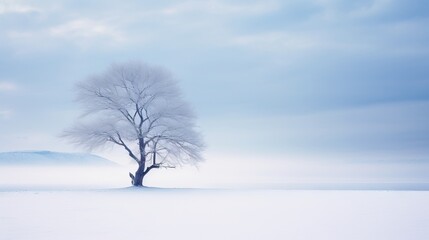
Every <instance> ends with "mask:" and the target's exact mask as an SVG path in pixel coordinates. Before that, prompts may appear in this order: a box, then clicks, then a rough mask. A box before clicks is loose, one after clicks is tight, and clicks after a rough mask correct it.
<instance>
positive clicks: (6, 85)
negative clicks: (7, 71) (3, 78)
mask: <svg viewBox="0 0 429 240" xmlns="http://www.w3.org/2000/svg"><path fill="white" fill-rule="evenodd" d="M16 88H17V87H16V85H15V84H13V83H11V82H0V92H2V91H13V90H16Z"/></svg>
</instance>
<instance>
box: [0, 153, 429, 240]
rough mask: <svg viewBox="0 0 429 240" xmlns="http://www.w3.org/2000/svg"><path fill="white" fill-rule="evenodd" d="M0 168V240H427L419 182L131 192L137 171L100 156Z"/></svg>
mask: <svg viewBox="0 0 429 240" xmlns="http://www.w3.org/2000/svg"><path fill="white" fill-rule="evenodd" d="M1 159H3V160H2V162H3V164H2V165H1V166H0V240H8V239H11V240H20V239H32V240H38V239H40V240H51V239H65V240H67V239H73V240H74V239H83V240H85V239H91V240H93V239H103V240H106V239H186V240H192V239H198V240H200V239H204V240H205V239H234V240H238V239H245V240H249V239H264V240H271V239H282V240H283V239H317V240H319V239H329V240H335V239H341V240H343V239H347V240H352V239H359V240H361V239H365V240H367V239H375V240H383V239H386V240H395V239H404V240H405V239H406V240H409V239H413V240H423V239H425V240H426V239H428V236H429V205H428V203H429V191H410V190H427V189H428V184H426V183H422V184H421V185H416V183H404V184H399V185H398V183H389V184H386V183H383V184H380V183H376V184H374V183H371V184H357V183H353V182H352V183H346V184H345V183H342V184H339V183H338V182H337V183H336V184H332V183H326V182H325V183H323V182H320V181H315V182H316V183H317V184H314V182H313V183H312V184H309V183H299V182H289V183H286V182H278V181H266V182H263V181H261V180H267V179H265V178H246V177H245V174H242V172H240V174H241V175H239V176H238V177H240V179H239V180H241V181H237V178H228V177H227V176H228V175H227V174H226V175H221V174H219V173H218V174H216V175H213V174H212V175H210V174H207V172H205V171H204V170H202V171H201V172H198V171H194V170H189V169H180V168H178V169H174V171H173V170H160V171H156V172H154V173H150V176H148V178H147V179H146V180H145V181H146V184H148V185H150V186H163V187H168V186H180V187H193V188H188V189H186V188H182V189H174V188H129V187H127V186H129V185H130V179H129V177H128V171H133V170H135V169H134V168H135V166H132V167H131V168H129V167H128V166H127V167H124V166H120V165H117V164H104V163H105V161H107V160H103V159H101V158H98V157H93V156H88V155H79V154H78V155H75V154H71V155H69V154H62V153H52V152H46V151H43V152H24V153H8V154H3V155H2V156H0V160H1ZM71 162H73V163H71ZM236 169H237V168H235V169H234V171H236ZM231 171H232V170H231ZM219 172H220V171H219ZM232 175H233V174H230V175H229V176H232ZM234 175H237V172H235V174H234ZM202 176H204V177H202ZM252 176H254V175H252ZM252 179H253V181H254V182H251V181H250V180H252ZM257 183H259V184H257ZM213 184H215V185H213ZM219 186H222V187H226V189H216V187H219ZM199 187H205V188H199ZM207 187H211V189H209V188H207ZM227 188H229V189H227ZM294 189H301V190H294ZM304 189H306V190H304ZM310 189H331V190H310ZM332 189H354V190H332ZM359 189H373V190H359ZM380 189H407V191H386V190H380Z"/></svg>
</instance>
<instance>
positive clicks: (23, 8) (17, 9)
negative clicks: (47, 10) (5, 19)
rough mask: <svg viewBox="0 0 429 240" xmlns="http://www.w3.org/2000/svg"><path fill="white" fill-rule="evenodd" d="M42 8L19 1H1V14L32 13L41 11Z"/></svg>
mask: <svg viewBox="0 0 429 240" xmlns="http://www.w3.org/2000/svg"><path fill="white" fill-rule="evenodd" d="M39 11H40V10H39V9H38V8H36V7H33V6H31V5H26V4H22V3H19V2H18V1H13V0H12V1H10V0H1V1H0V15H1V14H6V13H31V12H39Z"/></svg>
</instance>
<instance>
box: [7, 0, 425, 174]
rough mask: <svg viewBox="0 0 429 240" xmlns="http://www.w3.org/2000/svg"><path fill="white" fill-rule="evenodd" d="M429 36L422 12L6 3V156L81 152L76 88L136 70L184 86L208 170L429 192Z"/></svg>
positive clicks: (386, 4) (407, 8)
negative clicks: (164, 72)
mask: <svg viewBox="0 0 429 240" xmlns="http://www.w3.org/2000/svg"><path fill="white" fill-rule="evenodd" d="M427 26H429V3H428V2H427V1H423V0H415V1H405V0H359V1H355V0H351V1H339V0H300V1H298V0H291V1H276V0H250V1H244V0H243V1H226V0H208V1H186V0H184V1H131V0H128V1H93V0H86V1H71V0H70V1H59V0H55V1H54V0H46V1H20V0H0V143H1V144H0V151H17V150H54V151H68V152H74V151H82V150H81V149H77V148H75V147H73V146H70V145H69V144H68V143H67V142H66V141H64V140H62V139H60V138H58V136H59V135H60V134H61V132H62V131H63V130H64V129H65V128H67V127H69V126H70V125H71V124H72V123H73V121H74V120H75V119H76V118H77V117H78V116H79V112H80V109H79V106H78V104H76V102H74V92H73V86H74V85H75V83H76V82H78V81H81V80H83V79H85V78H86V77H88V76H91V75H92V74H97V73H100V72H102V71H104V70H105V69H106V68H107V67H108V66H109V65H110V64H112V63H121V62H126V61H130V60H137V61H144V62H146V63H148V64H152V65H159V66H163V67H165V68H167V69H169V70H170V71H171V72H172V73H173V74H174V76H175V77H176V78H177V79H179V80H180V85H181V88H182V90H183V92H184V95H185V97H186V99H187V100H188V101H189V102H190V103H191V104H192V105H193V107H194V109H195V112H196V113H197V115H198V125H199V129H200V130H201V132H202V133H203V135H204V137H205V140H206V143H207V150H206V152H205V156H206V160H207V161H206V163H204V164H203V165H202V166H201V168H202V169H212V172H213V171H214V170H213V169H216V171H223V172H224V173H225V176H232V175H234V174H236V172H237V171H238V169H240V170H239V171H241V172H243V174H247V175H248V176H254V175H255V174H259V175H262V176H266V175H270V174H272V173H273V172H275V173H276V176H278V177H277V178H278V179H280V180H279V181H281V180H282V179H285V178H287V177H291V176H293V178H290V179H296V178H307V179H320V178H323V177H326V176H330V175H335V174H336V176H341V177H342V178H341V179H347V178H350V174H351V175H353V176H355V177H356V178H357V179H359V181H362V179H367V180H368V179H372V180H374V179H378V180H380V181H420V182H429V124H428V123H429V44H428V43H429V28H428V27H427ZM100 154H101V155H103V156H111V158H114V159H116V160H117V159H119V158H126V155H120V154H119V153H118V152H116V150H111V149H105V150H103V151H100ZM122 160H123V159H122ZM225 166H230V167H227V168H225ZM346 173H347V174H346ZM290 179H289V180H290ZM291 181H292V180H291Z"/></svg>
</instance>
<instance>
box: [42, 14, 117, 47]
mask: <svg viewBox="0 0 429 240" xmlns="http://www.w3.org/2000/svg"><path fill="white" fill-rule="evenodd" d="M48 32H49V35H51V36H53V37H60V38H71V39H74V40H82V41H88V40H92V39H96V38H99V37H102V38H109V39H110V40H111V41H114V42H122V41H124V40H125V38H124V34H122V33H120V32H118V31H117V30H115V29H114V28H113V27H112V26H111V25H108V24H106V23H103V22H101V21H94V20H91V19H74V20H71V21H69V22H66V23H64V24H61V25H58V26H55V27H52V28H50V29H49V30H48Z"/></svg>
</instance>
